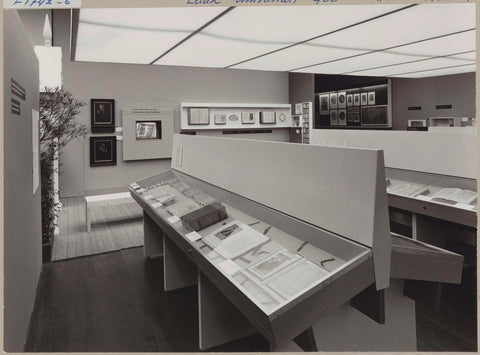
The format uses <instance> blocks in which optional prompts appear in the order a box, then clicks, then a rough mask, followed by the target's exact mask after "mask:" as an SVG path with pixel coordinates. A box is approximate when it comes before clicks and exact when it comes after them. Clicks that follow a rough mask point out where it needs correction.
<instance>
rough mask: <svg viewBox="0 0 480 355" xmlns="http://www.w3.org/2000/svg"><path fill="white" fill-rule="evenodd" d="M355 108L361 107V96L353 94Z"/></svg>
mask: <svg viewBox="0 0 480 355" xmlns="http://www.w3.org/2000/svg"><path fill="white" fill-rule="evenodd" d="M353 106H360V94H353Z"/></svg>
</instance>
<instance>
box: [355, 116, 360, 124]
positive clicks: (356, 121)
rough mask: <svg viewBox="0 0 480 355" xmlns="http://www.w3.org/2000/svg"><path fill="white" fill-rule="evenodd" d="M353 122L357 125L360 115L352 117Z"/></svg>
mask: <svg viewBox="0 0 480 355" xmlns="http://www.w3.org/2000/svg"><path fill="white" fill-rule="evenodd" d="M353 122H355V123H359V122H360V115H353Z"/></svg>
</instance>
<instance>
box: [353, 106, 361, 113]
mask: <svg viewBox="0 0 480 355" xmlns="http://www.w3.org/2000/svg"><path fill="white" fill-rule="evenodd" d="M353 114H354V115H359V114H360V107H354V108H353Z"/></svg>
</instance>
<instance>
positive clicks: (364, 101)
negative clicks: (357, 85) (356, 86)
mask: <svg viewBox="0 0 480 355" xmlns="http://www.w3.org/2000/svg"><path fill="white" fill-rule="evenodd" d="M360 104H361V105H362V106H364V105H367V104H368V101H367V93H366V92H362V93H361V94H360Z"/></svg>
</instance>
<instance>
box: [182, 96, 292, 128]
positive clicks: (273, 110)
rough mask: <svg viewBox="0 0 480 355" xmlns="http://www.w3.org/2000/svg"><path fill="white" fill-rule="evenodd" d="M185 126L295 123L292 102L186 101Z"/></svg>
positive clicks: (183, 116) (254, 125) (259, 126)
mask: <svg viewBox="0 0 480 355" xmlns="http://www.w3.org/2000/svg"><path fill="white" fill-rule="evenodd" d="M180 120H181V121H180V122H181V124H180V125H181V129H182V130H194V131H197V130H219V129H221V130H232V129H248V130H251V129H259V128H263V129H266V128H268V129H274V128H287V127H291V126H292V117H291V114H290V104H255V103H240V104H239V103H182V104H180Z"/></svg>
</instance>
